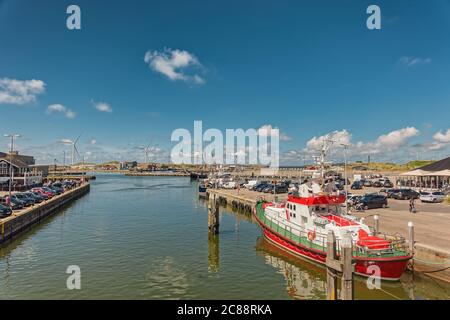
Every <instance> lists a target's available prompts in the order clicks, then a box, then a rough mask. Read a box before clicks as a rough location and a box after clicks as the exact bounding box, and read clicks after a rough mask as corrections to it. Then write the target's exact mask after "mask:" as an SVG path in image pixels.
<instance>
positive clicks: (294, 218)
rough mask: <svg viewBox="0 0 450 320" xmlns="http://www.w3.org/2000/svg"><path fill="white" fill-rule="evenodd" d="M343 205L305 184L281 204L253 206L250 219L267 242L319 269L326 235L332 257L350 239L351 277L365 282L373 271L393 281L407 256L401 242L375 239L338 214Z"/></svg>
mask: <svg viewBox="0 0 450 320" xmlns="http://www.w3.org/2000/svg"><path fill="white" fill-rule="evenodd" d="M322 177H323V176H322ZM325 189H326V188H325ZM345 201H346V197H345V195H340V194H339V193H324V192H323V191H322V187H321V186H320V185H319V184H318V183H309V184H303V185H301V186H300V187H299V190H298V193H296V194H294V195H289V196H288V200H287V202H285V203H269V202H264V201H260V202H258V203H257V205H256V208H255V211H254V216H255V218H256V220H257V222H258V223H259V225H260V226H261V228H262V230H263V233H264V236H265V238H266V239H267V240H268V241H270V242H271V243H273V244H274V245H276V246H278V247H280V248H281V249H283V250H285V251H287V252H289V253H291V254H293V255H295V256H297V257H301V258H306V259H309V260H312V261H315V262H317V263H320V264H325V262H326V255H327V248H326V247H327V235H328V232H329V231H333V233H334V235H335V237H336V242H337V251H338V254H339V250H340V243H341V242H342V239H343V238H344V235H346V234H350V235H351V238H352V242H353V258H354V263H355V273H356V274H359V275H362V276H367V277H368V276H372V275H374V272H375V271H379V272H380V273H381V274H379V276H380V277H381V279H383V280H391V281H395V280H399V279H400V277H401V276H402V274H403V272H404V271H405V269H406V266H407V263H408V260H410V259H411V258H412V256H411V255H410V254H409V253H407V252H406V251H405V250H404V249H403V247H402V246H401V245H400V242H401V241H394V240H387V239H385V238H382V237H379V236H376V235H374V234H373V233H372V231H371V230H370V228H369V227H368V226H367V225H365V224H364V223H363V220H362V219H358V218H356V217H354V216H351V215H348V214H346V213H345V212H343V211H344V210H342V204H343V203H344V202H345ZM371 266H377V267H378V268H379V269H378V268H377V267H371Z"/></svg>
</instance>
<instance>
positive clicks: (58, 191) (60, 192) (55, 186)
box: [50, 185, 64, 194]
mask: <svg viewBox="0 0 450 320" xmlns="http://www.w3.org/2000/svg"><path fill="white" fill-rule="evenodd" d="M50 189H52V190H55V192H56V194H62V193H64V189H63V188H62V187H60V186H58V185H52V186H51V187H50Z"/></svg>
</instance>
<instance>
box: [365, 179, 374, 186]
mask: <svg viewBox="0 0 450 320" xmlns="http://www.w3.org/2000/svg"><path fill="white" fill-rule="evenodd" d="M371 186H372V181H370V180H366V181H364V187H371Z"/></svg>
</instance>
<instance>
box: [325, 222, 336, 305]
mask: <svg viewBox="0 0 450 320" xmlns="http://www.w3.org/2000/svg"><path fill="white" fill-rule="evenodd" d="M335 261H336V237H335V236H334V233H333V231H331V230H330V231H328V235H327V260H326V265H327V300H336V299H337V272H336V270H335V269H334V267H333V264H334V262H335Z"/></svg>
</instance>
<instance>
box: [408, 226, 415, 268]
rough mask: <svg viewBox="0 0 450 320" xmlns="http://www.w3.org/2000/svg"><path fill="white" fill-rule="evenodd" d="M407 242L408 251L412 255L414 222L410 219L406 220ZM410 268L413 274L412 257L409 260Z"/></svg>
mask: <svg viewBox="0 0 450 320" xmlns="http://www.w3.org/2000/svg"><path fill="white" fill-rule="evenodd" d="M408 244H409V253H410V254H411V255H412V256H414V250H415V248H414V245H415V240H414V223H412V221H409V222H408ZM409 263H410V269H411V270H412V272H413V274H414V259H411V260H410V262H409Z"/></svg>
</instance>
